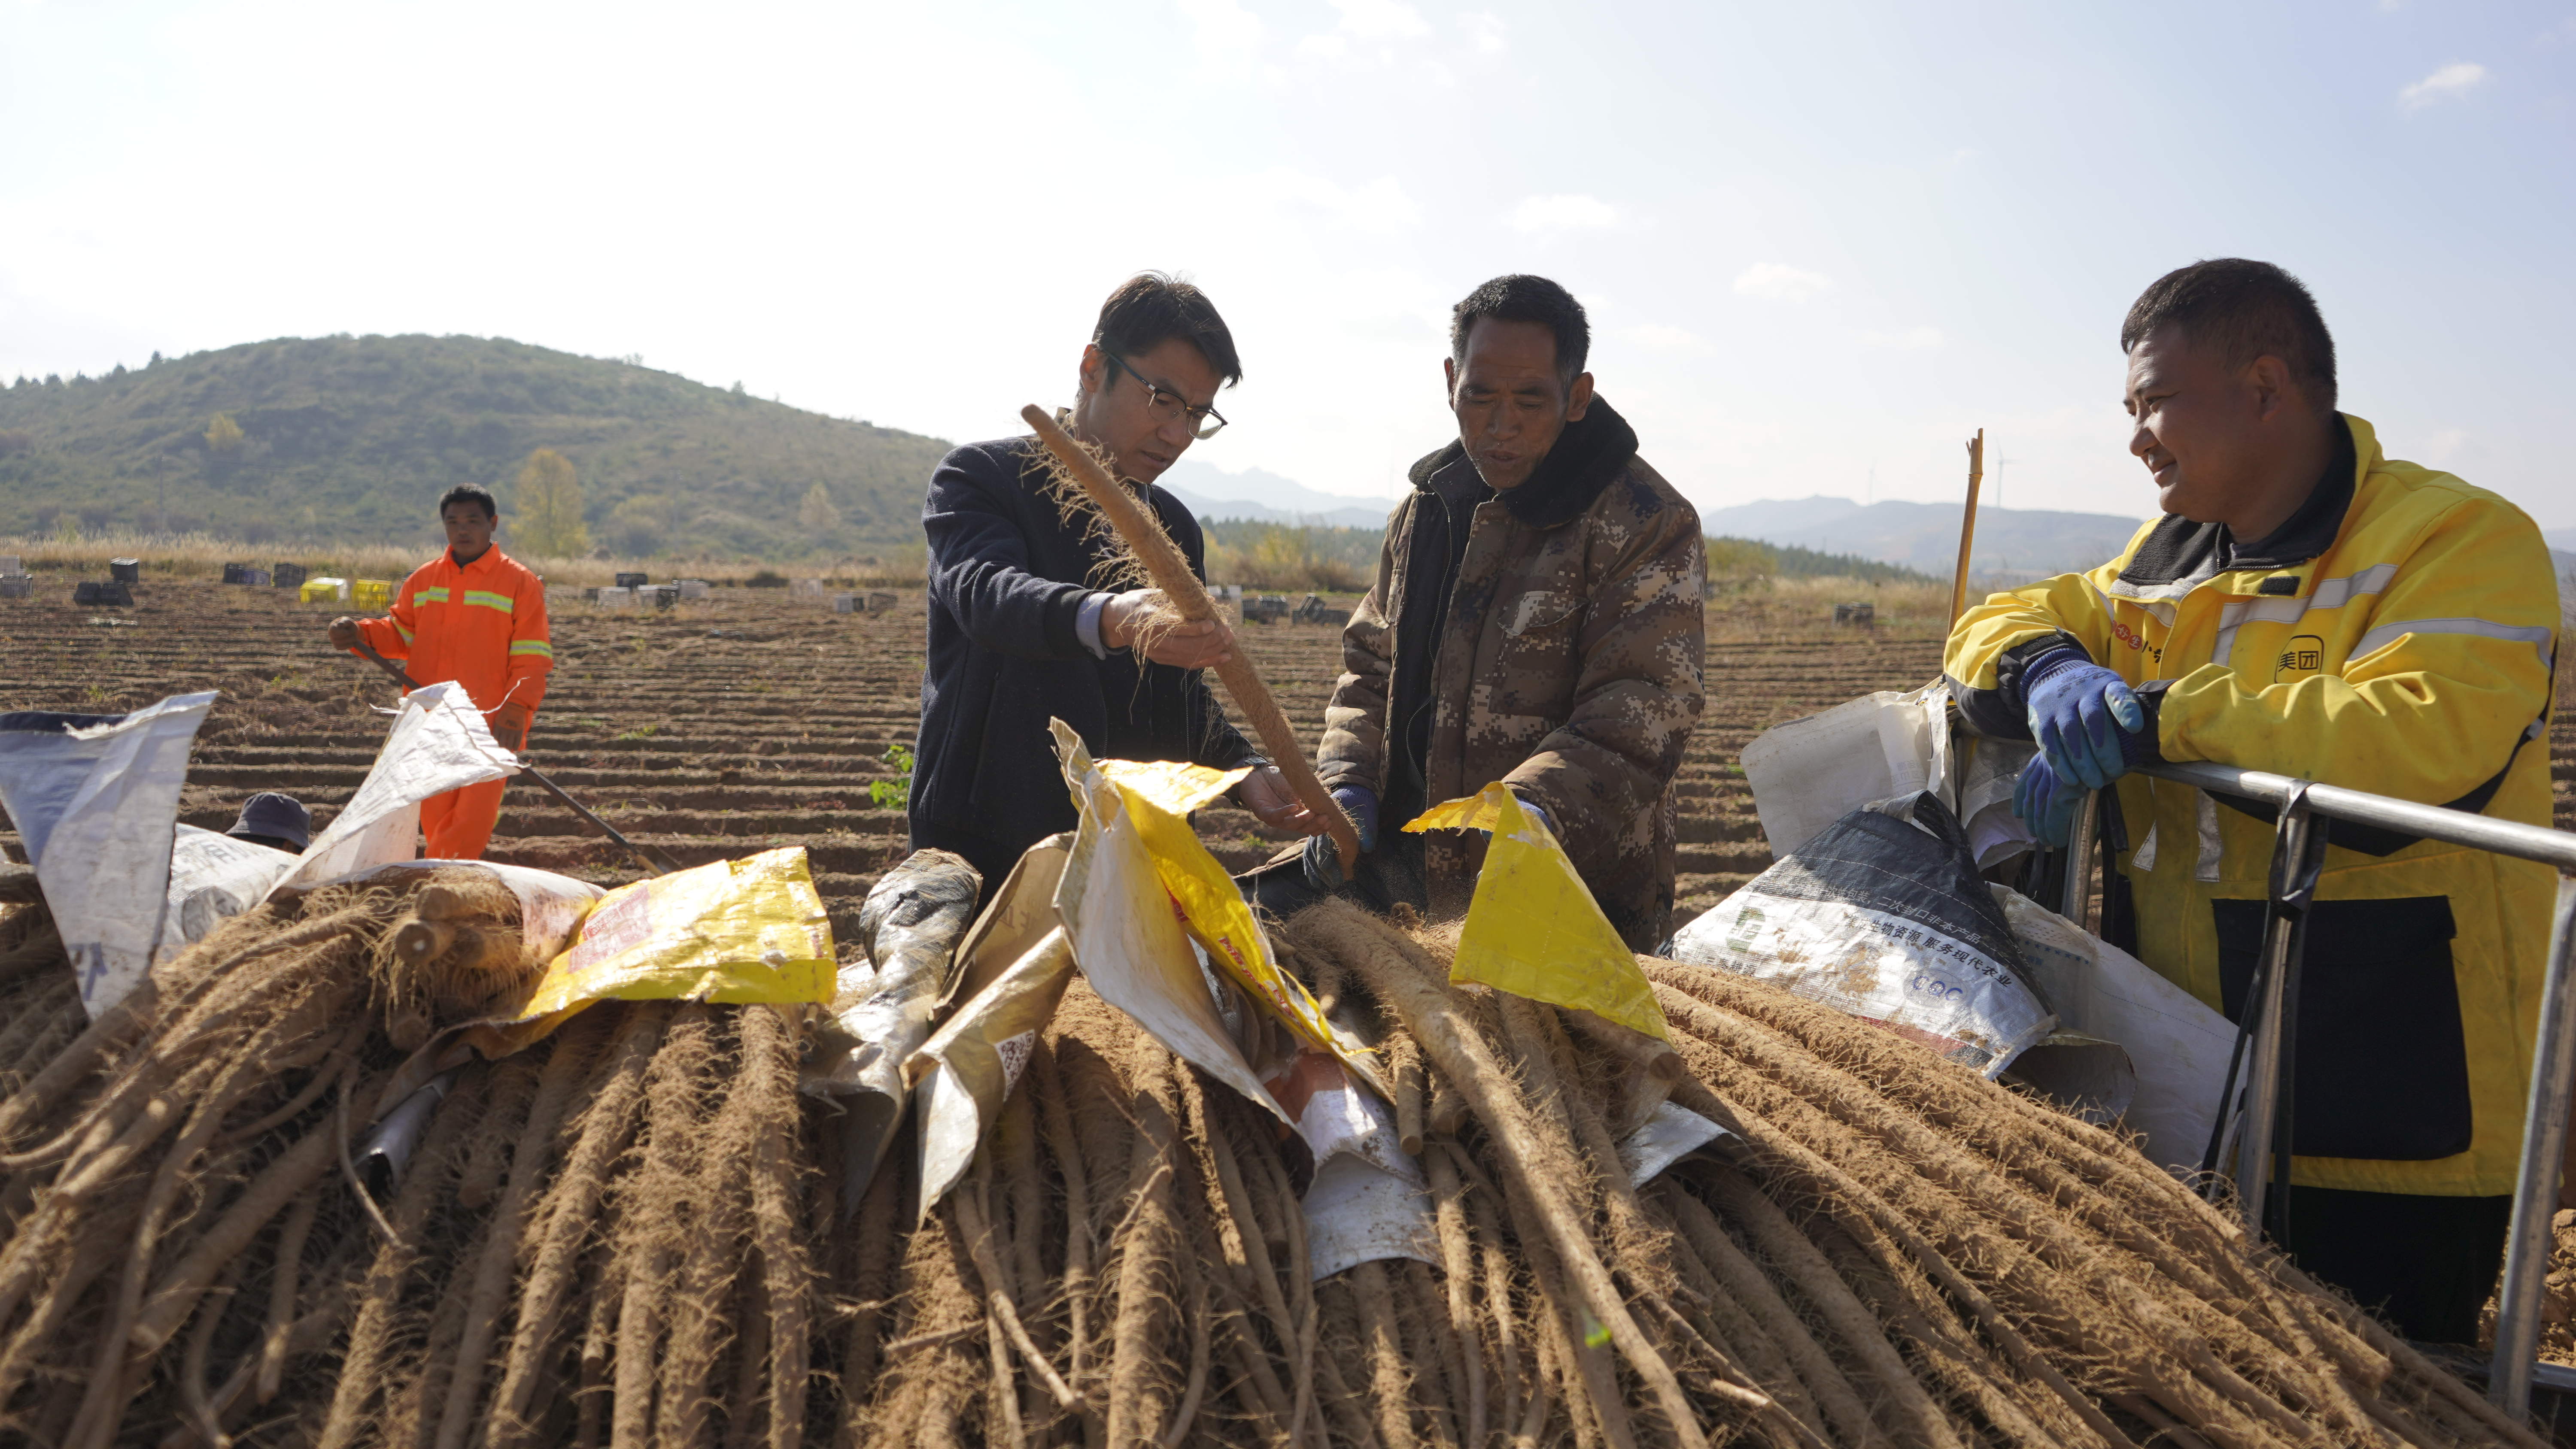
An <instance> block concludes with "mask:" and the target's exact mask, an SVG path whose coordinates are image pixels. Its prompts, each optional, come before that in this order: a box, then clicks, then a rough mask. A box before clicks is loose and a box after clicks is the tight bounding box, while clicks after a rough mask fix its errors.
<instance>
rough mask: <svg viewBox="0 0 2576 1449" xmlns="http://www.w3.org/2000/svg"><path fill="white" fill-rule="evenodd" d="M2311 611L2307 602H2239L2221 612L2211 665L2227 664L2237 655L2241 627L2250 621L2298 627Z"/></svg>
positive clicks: (2243, 600)
mask: <svg viewBox="0 0 2576 1449" xmlns="http://www.w3.org/2000/svg"><path fill="white" fill-rule="evenodd" d="M2306 612H2307V600H2305V599H2238V600H2237V601H2236V602H2234V603H2232V604H2222V605H2220V606H2219V609H2218V639H2217V642H2215V643H2213V644H2211V645H2210V646H2209V662H2210V663H2212V664H2225V663H2227V662H2228V658H2229V656H2230V655H2232V654H2234V653H2235V652H2236V630H2237V626H2239V625H2241V624H2243V623H2245V622H2246V621H2247V620H2249V619H2251V620H2255V621H2257V622H2260V623H2266V624H2295V623H2297V622H2298V621H2299V616H2300V615H2301V614H2304V613H2306Z"/></svg>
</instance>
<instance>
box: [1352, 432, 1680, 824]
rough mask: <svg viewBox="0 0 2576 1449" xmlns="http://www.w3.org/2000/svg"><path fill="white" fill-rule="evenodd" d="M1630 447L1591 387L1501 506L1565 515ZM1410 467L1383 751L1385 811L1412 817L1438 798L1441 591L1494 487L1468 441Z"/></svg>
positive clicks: (1554, 517) (1444, 596)
mask: <svg viewBox="0 0 2576 1449" xmlns="http://www.w3.org/2000/svg"><path fill="white" fill-rule="evenodd" d="M1636 456H1637V430H1636V429H1634V428H1632V427H1630V426H1628V420H1627V419H1626V418H1623V417H1621V416H1619V413H1618V410H1617V409H1615V408H1613V407H1611V406H1610V404H1609V403H1608V402H1607V401H1605V400H1604V399H1602V398H1600V397H1598V396H1595V397H1594V398H1593V399H1592V405H1591V406H1590V407H1588V408H1586V409H1584V412H1583V418H1582V421H1580V422H1574V423H1568V424H1566V428H1565V431H1564V432H1562V433H1560V434H1558V435H1557V439H1556V445H1555V446H1554V447H1551V448H1549V449H1548V450H1547V456H1546V457H1544V458H1541V459H1540V460H1539V463H1538V467H1537V469H1536V470H1535V471H1533V472H1532V473H1531V474H1530V477H1529V481H1527V482H1525V483H1523V484H1521V486H1519V487H1518V488H1513V489H1509V490H1507V491H1505V492H1503V493H1502V494H1501V495H1500V496H1501V498H1502V502H1503V507H1504V508H1505V509H1507V510H1509V511H1510V513H1511V515H1512V518H1513V520H1514V521H1515V522H1519V523H1524V524H1527V525H1529V526H1530V527H1532V528H1553V527H1555V526H1556V525H1558V524H1560V523H1566V522H1569V521H1571V520H1573V519H1574V518H1576V517H1577V516H1579V515H1581V514H1582V512H1583V511H1584V510H1585V509H1587V508H1590V507H1591V506H1592V500H1593V499H1595V498H1598V497H1600V496H1601V490H1602V489H1603V488H1606V487H1608V486H1609V484H1610V480H1611V479H1613V478H1616V477H1618V476H1619V473H1620V471H1621V470H1622V469H1624V468H1626V467H1627V466H1628V461H1629V460H1630V459H1632V458H1634V457H1636ZM1409 476H1410V477H1411V478H1412V480H1413V486H1414V489H1415V491H1416V492H1417V493H1418V494H1419V495H1421V497H1420V506H1419V507H1418V508H1417V510H1416V513H1415V517H1416V519H1417V520H1418V521H1417V522H1416V523H1415V525H1414V531H1413V538H1412V542H1411V547H1410V549H1409V550H1408V553H1409V557H1408V559H1407V562H1408V563H1409V565H1410V567H1409V568H1407V570H1406V571H1405V579H1404V593H1405V597H1404V600H1403V602H1402V605H1401V606H1400V607H1399V608H1398V609H1397V610H1396V635H1397V638H1396V648H1395V660H1396V669H1395V686H1394V692H1393V694H1392V696H1391V697H1390V698H1389V700H1388V701H1387V719H1388V720H1389V721H1390V723H1391V725H1392V728H1390V730H1389V731H1388V733H1389V734H1390V735H1392V736H1393V738H1394V741H1395V745H1396V748H1395V751H1394V754H1395V758H1394V759H1392V760H1390V761H1388V768H1387V779H1386V788H1387V799H1386V805H1385V812H1384V813H1385V815H1386V817H1387V818H1389V819H1393V820H1410V819H1412V818H1413V817H1414V816H1416V815H1419V814H1421V813H1422V812H1423V811H1424V810H1425V809H1427V808H1429V807H1430V806H1432V805H1436V804H1438V803H1439V802H1438V801H1436V800H1426V799H1424V798H1423V770H1424V768H1425V765H1426V762H1427V761H1428V760H1429V758H1430V752H1431V663H1432V658H1433V655H1434V654H1435V653H1436V651H1437V645H1436V642H1435V641H1437V640H1438V639H1439V638H1440V637H1441V631H1442V630H1443V629H1444V628H1446V627H1447V626H1448V623H1449V598H1450V595H1451V593H1452V592H1454V590H1455V588H1456V585H1457V581H1458V565H1459V563H1460V562H1461V561H1462V560H1464V559H1465V558H1466V556H1467V535H1468V533H1469V532H1470V527H1469V520H1470V519H1472V518H1473V517H1474V516H1475V512H1476V505H1477V504H1479V503H1482V502H1484V501H1485V500H1487V499H1489V498H1493V497H1495V496H1496V494H1495V492H1494V490H1493V489H1492V488H1491V487H1489V486H1487V484H1486V482H1485V480H1484V479H1483V478H1481V477H1479V476H1477V473H1476V468H1475V465H1474V464H1472V463H1470V462H1468V461H1467V449H1466V445H1465V444H1463V443H1459V442H1455V441H1453V442H1451V443H1450V444H1449V445H1448V446H1446V447H1444V448H1442V449H1441V450H1440V451H1438V452H1436V453H1432V454H1430V455H1429V456H1427V457H1425V458H1423V459H1421V460H1420V461H1419V462H1417V463H1415V464H1414V465H1413V469H1412V472H1411V474H1410V475H1409Z"/></svg>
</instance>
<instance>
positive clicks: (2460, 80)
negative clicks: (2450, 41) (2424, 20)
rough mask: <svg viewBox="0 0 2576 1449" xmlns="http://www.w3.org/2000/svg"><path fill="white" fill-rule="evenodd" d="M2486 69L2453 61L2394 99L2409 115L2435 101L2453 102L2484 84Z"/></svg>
mask: <svg viewBox="0 0 2576 1449" xmlns="http://www.w3.org/2000/svg"><path fill="white" fill-rule="evenodd" d="M2486 78H2487V68H2486V67H2485V66H2482V65H2479V64H2478V63H2477V62H2475V61H2467V60H2455V61H2453V62H2451V63H2450V64H2449V65H2446V66H2444V67H2442V68H2441V69H2440V70H2437V71H2435V72H2433V73H2432V74H2431V75H2428V76H2426V77H2424V78H2423V79H2422V80H2419V81H2417V82H2415V84H2413V85H2411V86H2408V87H2407V88H2406V89H2404V90H2402V91H2399V92H2398V93H2397V99H2398V100H2399V102H2401V103H2402V104H2403V105H2404V106H2405V107H2406V109H2408V110H2410V111H2414V110H2421V109H2423V108H2424V107H2426V106H2429V105H2431V104H2433V103H2434V102H2435V101H2453V100H2458V99H2459V98H2460V97H2462V96H2465V95H2467V94H2468V93H2469V92H2471V91H2473V90H2476V89H2477V88H2478V87H2479V86H2481V85H2483V84H2485V83H2486Z"/></svg>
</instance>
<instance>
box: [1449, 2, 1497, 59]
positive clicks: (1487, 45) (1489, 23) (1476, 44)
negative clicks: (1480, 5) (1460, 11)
mask: <svg viewBox="0 0 2576 1449" xmlns="http://www.w3.org/2000/svg"><path fill="white" fill-rule="evenodd" d="M1458 23H1459V24H1460V25H1463V26H1465V27H1466V28H1467V43H1468V45H1470V46H1471V47H1473V48H1474V50H1475V52H1476V53H1477V54H1478V55H1500V54H1502V53H1503V17H1501V16H1499V15H1496V14H1494V13H1493V12H1492V11H1489V10H1471V11H1469V12H1468V13H1466V14H1464V15H1461V16H1459V17H1458Z"/></svg>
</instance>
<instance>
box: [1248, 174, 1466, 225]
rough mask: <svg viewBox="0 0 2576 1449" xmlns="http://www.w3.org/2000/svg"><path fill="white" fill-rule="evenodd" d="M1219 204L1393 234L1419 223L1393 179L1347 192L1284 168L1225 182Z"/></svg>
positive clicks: (1418, 210) (1419, 216) (1414, 208)
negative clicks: (1319, 219)
mask: <svg viewBox="0 0 2576 1449" xmlns="http://www.w3.org/2000/svg"><path fill="white" fill-rule="evenodd" d="M1221 197H1222V200H1221V201H1220V202H1219V203H1218V204H1220V205H1222V206H1224V207H1227V208H1229V209H1230V210H1232V211H1233V212H1235V213H1237V214H1239V213H1240V212H1242V211H1243V210H1246V209H1258V210H1259V211H1261V212H1263V213H1265V214H1269V215H1274V216H1275V215H1286V216H1296V215H1300V214H1302V215H1305V216H1310V217H1321V218H1324V219H1327V220H1330V221H1336V222H1340V223H1341V224H1343V225H1345V226H1351V227H1356V228H1358V229H1359V230H1361V231H1369V232H1380V233H1384V232H1396V231H1403V230H1405V229H1407V228H1409V227H1412V226H1415V225H1417V224H1419V223H1420V222H1421V220H1422V209H1421V208H1420V207H1418V206H1416V205H1414V203H1413V199H1412V198H1411V197H1409V196H1406V195H1405V194H1404V187H1403V186H1402V185H1401V184H1399V183H1398V182H1397V181H1396V179H1395V178H1394V177H1392V176H1381V177H1379V178H1378V179H1376V180H1375V181H1372V182H1370V183H1368V184H1367V185H1366V186H1360V187H1346V186H1343V185H1341V184H1339V183H1338V182H1334V181H1329V180H1326V179H1325V178H1323V177H1321V176H1309V175H1307V174H1306V173H1304V172H1302V171H1293V170H1290V169H1288V168H1287V167H1284V166H1274V167H1272V168H1271V169H1270V170H1268V171H1262V172H1256V173H1254V174H1252V175H1248V176H1239V177H1234V178H1231V179H1229V180H1228V181H1226V182H1225V183H1223V185H1222V187H1221Z"/></svg>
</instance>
